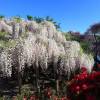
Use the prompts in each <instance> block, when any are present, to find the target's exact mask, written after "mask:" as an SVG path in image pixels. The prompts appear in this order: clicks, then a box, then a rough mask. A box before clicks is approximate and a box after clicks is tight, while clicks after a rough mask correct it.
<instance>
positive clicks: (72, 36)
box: [65, 33, 80, 42]
mask: <svg viewBox="0 0 100 100" xmlns="http://www.w3.org/2000/svg"><path fill="white" fill-rule="evenodd" d="M65 37H66V40H68V41H69V40H70V41H78V42H80V37H78V36H74V35H71V34H69V33H66V34H65Z"/></svg>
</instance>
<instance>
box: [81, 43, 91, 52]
mask: <svg viewBox="0 0 100 100" xmlns="http://www.w3.org/2000/svg"><path fill="white" fill-rule="evenodd" d="M80 45H81V47H82V49H83V52H85V53H88V54H90V53H92V52H91V50H90V48H89V47H90V44H89V42H80Z"/></svg>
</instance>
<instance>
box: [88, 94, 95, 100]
mask: <svg viewBox="0 0 100 100" xmlns="http://www.w3.org/2000/svg"><path fill="white" fill-rule="evenodd" d="M86 100H96V97H95V96H92V95H91V96H89V95H88V96H86Z"/></svg>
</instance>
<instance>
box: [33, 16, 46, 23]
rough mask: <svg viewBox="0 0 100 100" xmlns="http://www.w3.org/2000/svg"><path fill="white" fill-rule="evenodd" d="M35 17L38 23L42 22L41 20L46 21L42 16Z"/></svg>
mask: <svg viewBox="0 0 100 100" xmlns="http://www.w3.org/2000/svg"><path fill="white" fill-rule="evenodd" d="M33 19H34V21H36V22H37V23H41V22H43V21H44V19H43V18H41V17H34V18H33Z"/></svg>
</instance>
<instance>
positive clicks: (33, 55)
mask: <svg viewBox="0 0 100 100" xmlns="http://www.w3.org/2000/svg"><path fill="white" fill-rule="evenodd" d="M2 30H3V31H5V32H7V33H8V35H10V39H11V40H12V39H13V40H14V41H16V44H15V46H14V47H10V48H9V47H7V48H2V49H1V50H0V75H3V76H11V74H12V68H13V67H16V68H17V67H19V69H20V71H22V70H23V69H24V68H25V64H27V66H29V67H30V66H32V65H33V67H34V68H36V67H39V66H40V67H41V69H42V70H46V69H48V64H49V63H53V67H57V66H59V70H60V73H63V72H65V74H66V73H70V71H74V70H75V69H76V68H79V67H81V66H86V67H87V69H88V70H89V71H91V69H92V67H91V66H93V58H92V57H89V56H88V55H86V54H84V53H80V50H81V47H80V45H79V43H78V42H76V41H66V39H65V36H64V34H62V33H61V32H60V31H57V30H56V28H55V26H54V25H53V23H51V22H48V21H43V22H41V23H39V24H38V23H36V22H35V21H26V20H22V21H21V22H19V23H18V22H16V21H14V20H2V21H0V31H2ZM16 34H17V36H16ZM23 34H24V35H23ZM23 36H24V37H23ZM57 68H58V67H57Z"/></svg>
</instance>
